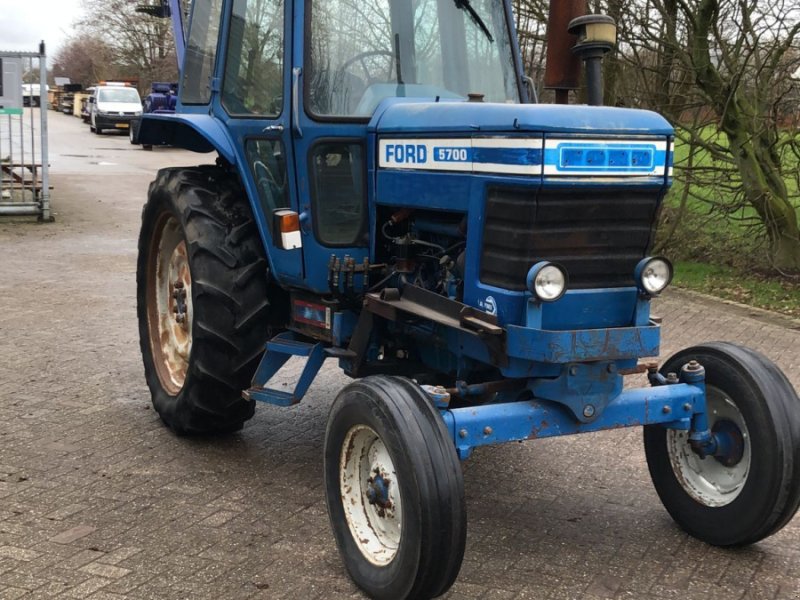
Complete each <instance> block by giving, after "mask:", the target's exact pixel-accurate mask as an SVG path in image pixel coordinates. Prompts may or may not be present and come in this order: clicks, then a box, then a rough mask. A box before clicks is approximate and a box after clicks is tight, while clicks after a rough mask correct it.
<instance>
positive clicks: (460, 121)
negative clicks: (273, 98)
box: [370, 98, 673, 136]
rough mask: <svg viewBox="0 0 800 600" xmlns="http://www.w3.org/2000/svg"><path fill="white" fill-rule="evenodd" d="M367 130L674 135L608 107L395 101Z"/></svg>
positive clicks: (645, 116)
mask: <svg viewBox="0 0 800 600" xmlns="http://www.w3.org/2000/svg"><path fill="white" fill-rule="evenodd" d="M370 130H371V131H373V132H376V133H378V134H379V135H380V134H409V133H413V134H420V135H429V134H442V133H447V134H450V133H453V134H459V133H460V134H465V133H466V134H479V133H482V132H483V133H525V132H537V133H558V134H589V135H597V134H600V135H615V136H616V135H637V136H638V135H650V136H668V135H672V134H673V128H672V126H671V125H670V124H669V123H668V122H667V121H666V120H665V119H664V117H662V116H661V115H658V114H657V113H654V112H651V111H647V110H636V109H630V108H612V107H607V106H578V105H571V106H564V105H553V104H489V103H483V102H452V101H442V102H419V101H412V100H403V99H398V98H394V99H391V100H387V101H385V102H384V103H382V104H381V106H380V107H378V110H377V111H376V112H375V115H374V116H373V118H372V121H371V123H370Z"/></svg>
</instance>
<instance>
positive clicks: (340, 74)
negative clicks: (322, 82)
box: [335, 50, 395, 87]
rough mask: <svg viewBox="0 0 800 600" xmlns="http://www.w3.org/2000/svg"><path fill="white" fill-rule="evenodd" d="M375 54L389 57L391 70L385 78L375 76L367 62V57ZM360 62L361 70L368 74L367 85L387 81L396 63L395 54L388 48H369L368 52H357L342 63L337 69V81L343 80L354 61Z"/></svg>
mask: <svg viewBox="0 0 800 600" xmlns="http://www.w3.org/2000/svg"><path fill="white" fill-rule="evenodd" d="M373 56H388V57H389V70H388V71H387V72H386V76H385V77H383V78H380V77H373V76H372V73H371V72H370V68H369V66H368V63H367V59H368V58H370V57H373ZM356 62H357V63H359V64H360V65H361V70H362V71H364V74H365V75H366V76H367V79H366V86H365V87H369V86H371V85H372V84H373V83H387V82H388V79H389V77H390V76H391V74H392V70H393V69H394V64H395V55H394V53H392V52H389V51H388V50H367V51H366V52H362V53H360V54H356V55H355V56H354V57H353V58H351V59H348V60H346V61H345V62H344V63H342V66H341V67H339V68H338V69H337V70H336V76H335V81H342V80H343V78H344V74H345V73H346V72H347V70H348V69H349V67H350V66H352V65H353V64H354V63H356Z"/></svg>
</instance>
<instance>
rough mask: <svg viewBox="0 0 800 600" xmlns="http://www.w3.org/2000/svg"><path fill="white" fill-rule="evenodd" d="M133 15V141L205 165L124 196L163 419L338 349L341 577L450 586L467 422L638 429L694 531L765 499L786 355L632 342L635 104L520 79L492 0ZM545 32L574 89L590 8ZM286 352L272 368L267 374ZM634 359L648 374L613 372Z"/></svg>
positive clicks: (778, 432)
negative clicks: (146, 54) (584, 97)
mask: <svg viewBox="0 0 800 600" xmlns="http://www.w3.org/2000/svg"><path fill="white" fill-rule="evenodd" d="M553 4H554V7H555V6H556V5H559V4H562V3H561V2H556V3H553ZM573 4H574V3H573ZM155 12H160V15H158V16H172V18H173V22H174V23H175V30H176V41H177V47H178V53H179V57H180V60H181V64H182V68H181V81H180V89H179V92H178V97H177V107H176V111H175V113H174V114H158V113H150V114H146V115H144V116H143V118H142V121H141V127H140V129H139V132H138V134H139V141H140V142H141V143H147V144H170V145H173V146H177V147H181V148H185V149H188V150H193V151H196V152H201V153H213V154H215V155H216V163H215V164H213V165H206V166H190V167H182V168H168V169H163V170H161V171H160V172H159V173H158V175H157V177H156V179H155V181H154V182H153V183H152V184H151V186H150V191H149V199H148V201H147V204H146V205H145V207H144V210H143V215H142V228H141V234H140V238H139V258H138V268H137V300H138V318H139V330H140V337H141V352H142V355H143V359H144V367H145V375H146V379H147V383H148V386H149V388H150V391H151V393H152V400H153V404H154V406H155V409H156V410H157V411H158V413H159V415H160V416H161V418H162V419H163V421H164V422H165V423H166V424H167V425H168V426H169V427H171V428H172V429H173V430H174V431H175V432H177V433H180V434H202V433H207V432H229V431H235V430H238V429H240V428H241V427H242V426H243V423H244V422H245V421H247V420H248V419H249V418H250V417H251V416H252V415H253V412H254V410H255V406H256V404H257V403H258V402H267V403H271V404H275V405H278V406H284V407H291V406H293V405H295V404H297V403H298V402H300V401H301V400H302V398H303V395H304V394H305V393H306V391H307V390H308V388H309V385H310V384H311V382H312V381H313V380H314V377H315V375H316V374H317V373H318V371H319V369H320V367H321V366H322V365H323V363H324V362H325V360H326V359H332V360H333V361H335V362H336V363H337V364H338V365H339V367H340V368H341V369H342V370H343V371H344V372H345V373H346V374H347V375H349V376H350V377H352V378H353V379H354V381H353V382H352V383H351V384H349V385H348V386H346V387H345V388H344V389H342V390H341V391H340V392H339V394H338V396H337V397H336V399H335V401H334V402H333V404H332V407H331V409H330V415H329V418H328V422H327V429H326V432H325V453H324V473H325V489H326V496H327V507H328V512H329V515H330V522H331V527H332V530H333V534H334V536H335V538H336V542H337V544H338V546H339V549H340V550H341V555H342V559H343V562H344V566H345V568H346V569H347V571H348V573H349V574H350V576H351V577H352V579H353V580H354V581H355V582H356V584H357V585H358V586H359V587H360V588H361V589H362V590H364V591H365V593H367V594H368V595H370V596H371V597H375V598H387V599H395V598H431V597H435V596H438V595H440V594H442V593H444V592H445V591H446V590H447V589H448V588H449V587H450V586H451V585H452V583H453V582H454V581H455V579H456V577H457V575H458V572H459V568H460V565H461V562H462V557H463V554H464V546H465V539H466V513H465V504H464V485H463V479H462V471H461V465H460V461H461V460H464V459H467V458H468V457H469V455H470V453H471V451H472V450H473V449H474V448H477V447H479V446H483V445H487V444H498V443H502V442H509V441H521V440H529V439H536V438H544V437H549V436H560V435H568V434H576V433H583V432H592V431H598V430H604V429H613V428H619V427H629V426H643V428H644V448H645V453H646V456H647V462H648V466H649V469H650V473H651V475H652V479H653V483H654V485H655V488H656V490H657V492H658V494H659V496H660V498H661V500H662V501H663V503H664V506H665V507H666V509H667V511H669V513H670V514H671V515H672V517H673V518H674V519H675V521H676V522H677V523H678V524H679V525H680V526H681V527H682V528H683V529H685V530H686V531H687V532H689V533H690V534H691V535H693V536H695V537H697V538H699V539H701V540H704V541H706V542H708V543H710V544H715V545H719V546H738V545H743V544H750V543H753V542H757V541H759V540H761V539H763V538H765V537H767V536H769V535H771V534H773V533H775V532H776V531H778V530H779V529H780V528H781V527H783V526H784V525H786V524H787V523H788V522H789V520H790V519H791V518H792V516H793V515H794V514H795V512H796V510H797V508H798V503H800V401H798V397H797V395H796V393H795V391H794V390H793V389H792V387H791V385H790V384H789V382H788V381H787V379H786V377H785V376H784V375H783V374H782V373H781V372H780V371H779V370H778V368H777V367H776V366H775V365H774V364H772V363H771V362H770V361H769V360H767V359H766V358H765V357H764V356H762V355H760V354H758V353H756V352H754V351H752V350H749V349H747V348H744V347H740V346H736V345H733V344H729V343H708V344H703V345H701V346H697V347H693V348H688V349H686V350H683V351H681V352H679V353H678V354H676V355H675V356H672V357H671V358H669V359H667V360H666V361H665V362H663V363H662V364H661V365H660V366H659V365H658V363H656V362H647V361H648V360H649V361H652V360H653V359H652V358H649V359H648V358H647V357H655V356H657V355H658V353H659V323H658V320H657V319H654V318H652V317H651V315H650V303H651V300H652V298H654V297H655V296H657V295H658V294H659V293H660V292H661V291H662V290H664V288H665V287H666V286H667V285H668V284H669V283H670V279H671V276H672V267H671V265H670V263H669V262H668V261H667V260H666V259H664V258H660V257H657V256H651V255H650V249H651V246H652V243H653V235H654V224H655V223H656V217H657V214H658V211H659V208H660V206H661V203H662V201H663V199H664V195H665V194H666V192H667V189H668V188H669V186H670V182H671V176H672V153H673V144H674V141H673V129H672V127H671V126H670V124H669V123H667V122H666V121H665V120H664V119H663V118H662V117H660V116H659V115H657V114H654V113H652V112H647V111H642V110H630V109H623V108H609V107H604V106H594V105H591V106H569V105H544V104H539V103H536V101H535V98H534V96H533V89H532V86H530V84H529V80H528V79H527V78H526V77H525V74H524V73H523V71H522V68H521V60H520V50H519V46H518V43H517V37H516V32H515V29H514V18H513V15H512V7H511V2H510V0H302V1H301V0H293V1H290V2H285V1H284V0H194V2H192V14H191V19H190V21H189V26H188V33H187V35H186V37H185V40H184V34H183V19H182V18H181V17H182V15H181V10H180V7H179V6H178V0H170V1H169V2H166V0H165V4H163V5H162V6H161V7H159V10H158V11H156V10H154V11H153V13H155ZM553 29H554V30H555V33H554V34H553V35H555V36H559V37H560V38H566V37H567V35H568V33H567V31H566V30H561V31H558V30H557V28H553ZM565 29H566V28H565ZM570 32H571V33H572V34H574V36H575V37H574V38H572V41H570V45H571V44H573V43H574V44H575V49H576V51H577V52H578V53H580V54H583V56H584V58H585V60H586V65H587V79H588V81H587V86H588V88H589V90H588V97H589V99H590V101H591V103H592V104H597V103H598V102H599V93H598V92H599V80H598V76H599V59H600V57H601V56H602V54H603V53H604V52H605V51H606V50H608V49H609V48H610V47H611V44H612V43H613V41H614V26H613V22H609V20H608V19H604V18H602V17H600V16H592V15H588V16H584V17H578V18H577V19H576V20H572V26H571V28H570ZM293 356H295V357H297V356H299V357H304V358H305V360H306V362H305V367H304V369H303V370H302V373H301V375H300V376H299V377H298V378H297V382H296V385H295V387H294V389H292V390H290V391H287V390H286V389H280V388H279V387H278V386H276V385H274V384H273V385H271V384H270V382H271V380H272V377H273V376H274V375H275V374H276V373H277V372H278V371H279V370H280V369H281V368H282V367H283V366H284V365H285V363H286V362H287V360H288V359H289V358H290V357H293ZM641 359H646V360H644V361H641ZM640 361H641V362H640ZM633 373H646V374H647V377H648V378H649V382H650V386H648V387H644V388H626V387H624V386H623V378H624V377H625V376H626V375H630V374H633ZM289 410H291V409H289Z"/></svg>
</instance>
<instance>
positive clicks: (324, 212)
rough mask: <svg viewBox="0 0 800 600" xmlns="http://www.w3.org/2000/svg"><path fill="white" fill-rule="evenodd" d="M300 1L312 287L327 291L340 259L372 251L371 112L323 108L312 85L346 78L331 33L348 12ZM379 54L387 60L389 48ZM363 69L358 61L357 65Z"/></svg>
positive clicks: (296, 65) (297, 67) (300, 106)
mask: <svg viewBox="0 0 800 600" xmlns="http://www.w3.org/2000/svg"><path fill="white" fill-rule="evenodd" d="M294 4H295V11H296V14H295V32H294V34H295V36H294V42H293V53H292V56H293V59H292V62H293V64H292V92H291V96H292V113H291V114H292V123H291V135H292V140H293V144H294V161H295V166H296V173H297V180H296V186H297V194H298V201H299V207H300V223H301V231H302V240H303V260H304V265H305V279H306V285H307V287H309V288H310V289H313V290H315V291H317V292H321V293H325V292H328V291H329V290H330V283H329V270H330V267H331V265H332V264H336V263H337V261H338V264H339V265H344V264H346V262H345V261H346V260H348V259H349V260H350V261H352V262H353V263H354V264H356V265H361V264H363V262H364V260H365V259H367V257H368V256H369V244H368V241H369V231H368V222H369V220H368V204H367V195H368V192H367V189H368V179H367V164H368V145H367V125H368V121H369V117H368V116H366V117H365V116H359V117H354V118H349V117H347V116H345V117H344V118H342V117H341V116H339V115H333V116H326V115H324V114H320V113H321V112H322V111H320V110H319V107H318V106H317V105H315V104H314V97H313V94H311V93H310V90H311V89H314V88H315V86H317V87H318V86H319V85H321V84H322V81H323V80H324V79H325V78H337V77H339V74H338V73H336V72H331V71H330V69H331V68H332V65H335V64H336V62H335V61H333V60H331V58H332V57H331V56H330V55H329V54H328V50H329V49H330V48H328V47H327V46H326V40H325V39H323V36H336V35H338V34H339V31H338V29H337V19H339V18H342V17H344V16H345V15H342V14H339V11H338V8H339V3H336V2H333V3H331V2H326V1H325V0H309V1H307V2H299V1H298V2H295V3H294ZM370 4H371V3H370ZM377 4H379V5H380V4H383V2H382V1H379V2H377ZM354 6H361V5H360V4H356V5H354ZM315 11H316V14H315ZM323 12H324V14H322V13H323ZM379 56H381V57H382V58H383V59H384V60H387V57H386V56H384V53H383V51H381V52H380V53H379ZM314 61H316V62H314ZM358 67H359V65H357V64H356V65H355V67H354V68H356V69H357V68H358ZM344 279H345V278H342V281H343V280H344Z"/></svg>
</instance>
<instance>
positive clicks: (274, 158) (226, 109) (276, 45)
mask: <svg viewBox="0 0 800 600" xmlns="http://www.w3.org/2000/svg"><path fill="white" fill-rule="evenodd" d="M292 4H293V3H292V2H289V1H288V0H229V1H228V2H227V3H226V6H225V11H224V14H223V23H224V34H225V35H224V36H223V40H224V42H223V44H222V47H221V48H220V50H219V51H220V56H221V62H222V64H221V68H220V69H218V71H217V77H216V78H215V80H214V81H212V88H216V90H217V91H218V93H217V94H215V98H216V100H215V101H214V103H213V111H214V114H215V115H216V116H217V117H218V118H219V119H220V120H222V121H223V122H224V124H225V127H226V129H227V131H228V133H229V134H230V135H231V137H232V138H233V142H234V147H235V148H236V153H237V158H238V160H239V163H240V164H239V171H240V173H242V179H243V181H244V183H245V186H246V187H247V189H248V193H249V195H250V198H251V199H252V200H253V204H254V213H255V215H256V221H257V223H258V226H259V229H260V231H261V234H262V238H263V239H264V240H265V241H266V243H267V245H268V246H269V259H270V266H271V269H272V273H273V276H274V277H275V278H276V279H277V280H278V281H280V282H281V283H282V284H284V285H292V286H300V287H302V286H303V285H304V269H303V248H301V247H294V248H291V249H283V248H281V247H280V243H276V239H275V238H276V237H279V236H280V233H279V232H277V233H276V232H275V231H274V213H275V212H276V211H280V210H283V209H288V210H292V211H295V212H298V213H299V212H300V205H299V202H298V196H297V190H296V183H295V182H296V177H295V172H294V169H295V161H294V148H293V140H292V135H291V128H290V116H291V108H292V107H291V101H290V94H289V93H287V90H289V89H290V84H291V64H290V61H289V60H286V59H285V57H287V56H290V54H289V53H288V52H286V49H287V48H291V44H292V34H293V32H292V27H291V23H292V21H293V19H292V9H293V7H292Z"/></svg>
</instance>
